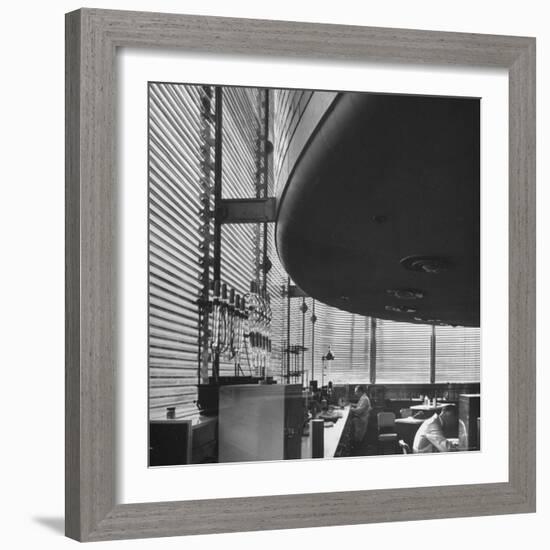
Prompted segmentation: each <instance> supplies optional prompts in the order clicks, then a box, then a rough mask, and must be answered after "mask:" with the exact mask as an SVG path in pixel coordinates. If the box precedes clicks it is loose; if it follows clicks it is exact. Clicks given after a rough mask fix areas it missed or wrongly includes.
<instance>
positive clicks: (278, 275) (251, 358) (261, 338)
mask: <svg viewBox="0 0 550 550" xmlns="http://www.w3.org/2000/svg"><path fill="white" fill-rule="evenodd" d="M147 109H148V142H147V143H148V163H147V164H148V386H149V419H148V421H149V449H148V463H149V466H150V467H161V466H180V465H188V464H211V463H226V462H256V461H279V460H298V459H302V460H307V459H334V458H341V457H366V456H378V455H409V454H413V455H414V454H418V455H422V454H432V453H452V452H466V451H479V450H480V449H481V444H480V441H481V430H482V418H481V412H480V411H481V408H480V396H481V391H480V369H481V365H480V98H477V97H446V96H427V95H403V94H389V93H385V94H382V93H369V92H353V91H331V90H301V89H272V88H252V87H250V88H247V87H237V86H220V85H216V84H202V83H199V84H196V83H179V82H149V83H148V105H147Z"/></svg>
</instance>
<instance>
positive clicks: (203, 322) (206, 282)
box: [198, 86, 215, 384]
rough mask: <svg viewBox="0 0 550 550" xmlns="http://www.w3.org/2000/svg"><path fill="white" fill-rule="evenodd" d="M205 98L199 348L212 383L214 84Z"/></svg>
mask: <svg viewBox="0 0 550 550" xmlns="http://www.w3.org/2000/svg"><path fill="white" fill-rule="evenodd" d="M202 92H203V93H202V98H201V111H200V112H201V136H202V138H203V143H202V147H201V151H202V159H201V160H202V163H201V165H202V174H201V208H202V211H201V219H202V227H201V231H202V242H201V248H202V258H201V260H202V273H201V279H200V282H201V292H200V296H199V301H198V303H199V349H198V360H199V368H198V383H199V384H207V383H208V368H209V342H210V333H209V331H210V310H209V307H210V305H209V292H210V266H211V258H210V244H211V242H212V233H211V222H212V218H211V202H212V190H213V182H212V168H213V163H212V158H213V155H212V147H211V145H210V144H211V143H212V135H211V132H212V114H213V113H212V100H213V88H212V87H211V86H203V87H202ZM214 169H215V168H214Z"/></svg>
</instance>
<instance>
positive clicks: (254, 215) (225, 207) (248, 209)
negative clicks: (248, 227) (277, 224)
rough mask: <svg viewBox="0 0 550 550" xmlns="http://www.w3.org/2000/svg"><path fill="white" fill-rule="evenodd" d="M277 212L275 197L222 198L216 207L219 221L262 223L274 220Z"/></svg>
mask: <svg viewBox="0 0 550 550" xmlns="http://www.w3.org/2000/svg"><path fill="white" fill-rule="evenodd" d="M276 213H277V199H276V198H275V197H267V198H265V199H222V200H221V201H220V205H219V207H218V208H217V212H216V214H217V220H218V222H219V223H263V222H274V221H275V217H276Z"/></svg>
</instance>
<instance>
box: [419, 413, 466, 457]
mask: <svg viewBox="0 0 550 550" xmlns="http://www.w3.org/2000/svg"><path fill="white" fill-rule="evenodd" d="M457 417H458V413H457V410H456V406H455V405H447V406H446V407H443V409H442V410H441V412H440V413H439V414H437V413H436V414H434V415H433V416H432V417H431V418H428V419H427V420H424V422H423V424H422V425H421V426H420V428H418V431H417V432H416V435H415V436H414V442H413V453H446V452H448V451H456V450H457V449H456V447H455V446H454V445H453V443H452V442H451V441H449V440H448V439H447V438H446V437H445V435H444V431H445V429H446V428H447V427H449V426H452V425H453V424H456V422H457Z"/></svg>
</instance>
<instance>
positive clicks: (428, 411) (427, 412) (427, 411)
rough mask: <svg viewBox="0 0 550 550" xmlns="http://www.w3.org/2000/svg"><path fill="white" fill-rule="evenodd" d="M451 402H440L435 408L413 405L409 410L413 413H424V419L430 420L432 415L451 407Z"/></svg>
mask: <svg viewBox="0 0 550 550" xmlns="http://www.w3.org/2000/svg"><path fill="white" fill-rule="evenodd" d="M450 404H451V402H449V401H438V402H437V403H436V404H435V406H434V405H431V404H430V405H424V404H422V405H411V406H410V407H409V408H410V409H411V411H413V413H418V412H420V413H423V416H424V419H426V418H429V417H430V416H431V415H432V414H434V413H436V412H440V411H441V409H442V408H443V407H445V405H450Z"/></svg>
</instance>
